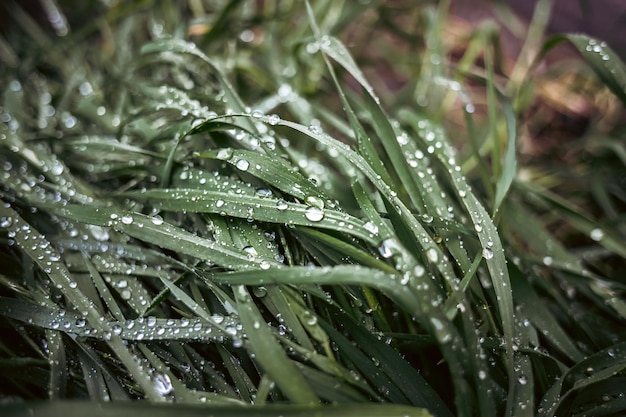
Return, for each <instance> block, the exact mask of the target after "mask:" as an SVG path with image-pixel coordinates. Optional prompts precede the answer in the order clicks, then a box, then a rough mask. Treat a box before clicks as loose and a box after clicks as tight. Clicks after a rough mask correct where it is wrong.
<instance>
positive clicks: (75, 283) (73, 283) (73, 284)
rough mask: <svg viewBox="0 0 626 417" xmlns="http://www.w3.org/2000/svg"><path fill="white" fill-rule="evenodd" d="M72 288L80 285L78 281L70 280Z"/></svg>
mask: <svg viewBox="0 0 626 417" xmlns="http://www.w3.org/2000/svg"><path fill="white" fill-rule="evenodd" d="M69 285H70V288H76V287H78V283H77V282H76V281H70V284H69Z"/></svg>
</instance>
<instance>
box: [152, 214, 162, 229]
mask: <svg viewBox="0 0 626 417" xmlns="http://www.w3.org/2000/svg"><path fill="white" fill-rule="evenodd" d="M150 221H152V224H154V225H156V226H160V225H162V224H163V217H161V216H159V215H158V214H157V215H156V216H152V218H151V219H150Z"/></svg>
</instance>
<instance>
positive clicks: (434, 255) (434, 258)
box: [426, 248, 439, 263]
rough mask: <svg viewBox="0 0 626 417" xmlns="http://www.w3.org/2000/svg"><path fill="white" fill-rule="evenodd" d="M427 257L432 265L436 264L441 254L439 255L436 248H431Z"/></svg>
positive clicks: (427, 252)
mask: <svg viewBox="0 0 626 417" xmlns="http://www.w3.org/2000/svg"><path fill="white" fill-rule="evenodd" d="M426 257H427V258H428V260H429V261H431V262H432V263H435V262H437V261H438V260H439V254H438V253H437V249H435V248H430V249H428V250H427V251H426Z"/></svg>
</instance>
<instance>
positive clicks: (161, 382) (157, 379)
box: [152, 373, 174, 395]
mask: <svg viewBox="0 0 626 417" xmlns="http://www.w3.org/2000/svg"><path fill="white" fill-rule="evenodd" d="M152 382H153V384H154V388H155V389H156V390H157V392H158V393H159V394H161V395H168V394H171V393H172V391H174V387H173V386H172V380H171V379H170V377H169V375H167V374H162V373H157V374H154V376H153V377H152Z"/></svg>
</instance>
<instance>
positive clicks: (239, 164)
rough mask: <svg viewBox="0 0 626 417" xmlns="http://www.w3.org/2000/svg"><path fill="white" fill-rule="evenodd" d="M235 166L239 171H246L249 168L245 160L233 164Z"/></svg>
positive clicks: (248, 163)
mask: <svg viewBox="0 0 626 417" xmlns="http://www.w3.org/2000/svg"><path fill="white" fill-rule="evenodd" d="M235 166H236V167H237V169H239V170H241V171H247V170H248V168H249V167H250V162H248V161H246V160H245V159H240V160H238V161H237V162H236V163H235Z"/></svg>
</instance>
